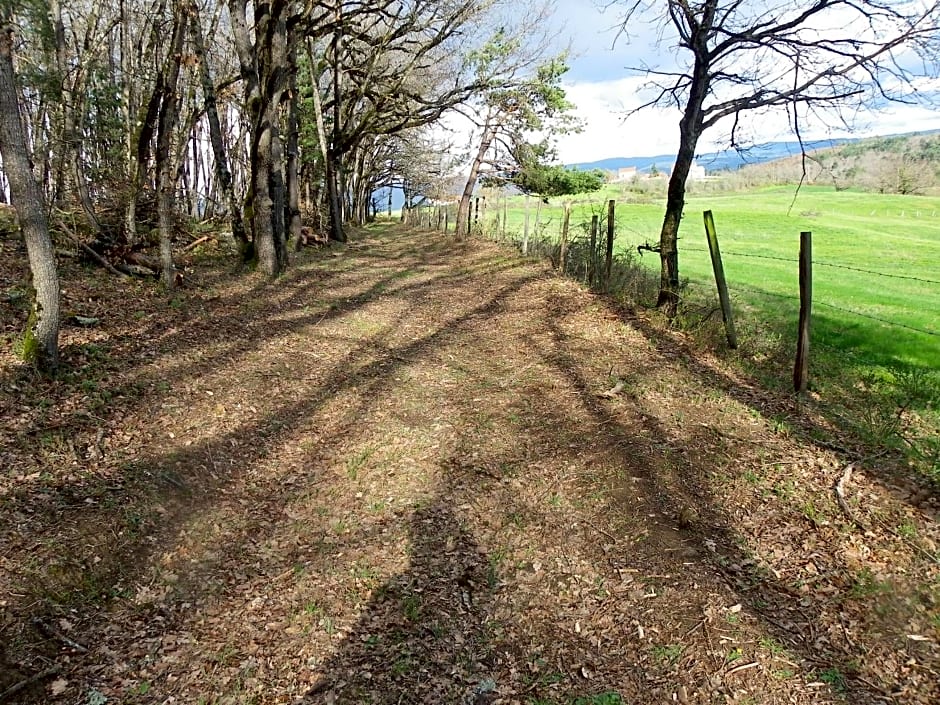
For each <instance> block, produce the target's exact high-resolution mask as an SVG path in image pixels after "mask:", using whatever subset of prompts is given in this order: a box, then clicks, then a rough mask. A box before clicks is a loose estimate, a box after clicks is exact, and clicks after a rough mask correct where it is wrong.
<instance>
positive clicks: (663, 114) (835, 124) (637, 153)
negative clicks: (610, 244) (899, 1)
mask: <svg viewBox="0 0 940 705" xmlns="http://www.w3.org/2000/svg"><path fill="white" fill-rule="evenodd" d="M644 82H645V79H644V78H643V77H639V76H634V77H626V78H621V79H617V80H612V81H598V82H591V83H574V84H571V85H568V86H566V92H567V95H568V99H569V100H571V102H572V103H574V104H575V105H576V106H577V109H576V111H575V112H576V114H577V115H578V117H580V118H581V119H582V120H583V121H584V130H583V131H582V132H581V133H579V134H573V135H568V136H564V137H562V138H560V139H559V140H558V155H559V158H560V160H561V161H562V162H563V163H565V164H576V163H582V162H593V161H597V160H600V159H607V158H611V157H642V156H655V155H660V154H673V153H675V151H676V149H677V147H678V144H679V117H680V115H679V111H678V110H676V109H674V108H673V109H667V108H648V109H645V110H643V111H641V112H639V113H636V114H634V115H631V116H629V117H627V112H628V111H629V110H630V109H631V108H634V107H636V106H637V105H639V104H640V103H641V102H642V100H643V99H642V97H641V93H642V91H643V84H644ZM931 87H932V86H931ZM853 122H854V125H853V129H852V130H849V129H847V128H846V127H845V126H844V125H842V124H841V122H839V121H837V120H835V119H831V120H827V119H826V118H824V117H813V116H809V117H802V116H801V125H800V133H801V135H802V137H803V139H804V140H820V139H828V138H837V137H865V136H873V135H890V134H897V133H904V132H919V131H925V130H935V129H938V128H940V115H938V113H937V112H936V111H934V110H930V109H928V108H926V107H923V106H917V105H905V104H900V103H893V104H890V105H888V106H886V107H885V108H884V109H882V110H879V111H877V112H874V111H872V112H864V111H862V112H859V113H858V114H857V115H855V116H854V120H853ZM731 124H732V121H731V119H730V118H729V119H728V120H726V121H725V123H724V124H719V125H717V126H716V127H715V128H713V129H712V130H710V131H708V132H706V133H705V134H704V135H703V136H702V139H701V140H700V141H699V144H698V149H697V151H698V152H700V153H701V152H711V151H717V150H720V149H724V148H727V147H728V141H727V134H728V131H729V130H730V128H731ZM738 128H739V134H738V136H739V138H741V137H742V136H743V137H745V138H746V143H748V144H760V143H762V142H772V141H777V140H795V139H796V138H795V137H794V135H793V130H792V123H791V121H790V118H789V117H788V116H787V114H786V112H785V111H776V112H770V113H760V114H750V115H743V116H742V119H741V121H740V122H739V125H738Z"/></svg>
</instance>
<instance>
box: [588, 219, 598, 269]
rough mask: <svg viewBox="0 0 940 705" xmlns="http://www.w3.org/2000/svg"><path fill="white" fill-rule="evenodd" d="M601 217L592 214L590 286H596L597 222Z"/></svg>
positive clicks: (589, 261) (589, 265)
mask: <svg viewBox="0 0 940 705" xmlns="http://www.w3.org/2000/svg"><path fill="white" fill-rule="evenodd" d="M599 220H600V219H599V218H598V217H597V214H596V213H595V214H594V215H592V216H591V251H590V256H589V257H588V286H590V287H593V286H594V278H595V277H596V276H597V224H598V221H599Z"/></svg>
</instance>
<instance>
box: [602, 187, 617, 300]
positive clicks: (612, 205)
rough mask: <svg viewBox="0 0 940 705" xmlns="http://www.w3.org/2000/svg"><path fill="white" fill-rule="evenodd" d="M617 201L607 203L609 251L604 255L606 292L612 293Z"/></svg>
mask: <svg viewBox="0 0 940 705" xmlns="http://www.w3.org/2000/svg"><path fill="white" fill-rule="evenodd" d="M616 208H617V201H615V200H614V199H613V198H611V199H610V200H609V201H607V251H606V253H605V255H604V290H605V291H606V292H607V293H608V294H609V293H610V268H611V266H612V265H613V261H614V211H615V210H616Z"/></svg>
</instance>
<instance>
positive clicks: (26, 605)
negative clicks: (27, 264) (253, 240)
mask: <svg viewBox="0 0 940 705" xmlns="http://www.w3.org/2000/svg"><path fill="white" fill-rule="evenodd" d="M198 271H199V279H198V284H199V286H198V287H197V288H196V289H194V290H191V291H189V292H186V293H184V294H183V295H182V296H181V297H180V298H179V299H177V300H175V301H176V302H177V303H176V304H174V306H172V307H171V308H170V310H169V313H165V312H164V309H163V308H160V307H158V306H157V304H156V300H155V299H153V300H151V299H148V296H149V295H148V294H147V293H146V292H144V291H143V290H141V292H139V298H138V299H137V300H136V301H135V300H133V297H130V300H128V298H127V294H126V292H124V293H123V294H122V295H123V296H124V297H125V307H126V310H127V313H126V315H125V317H124V318H122V319H121V321H122V323H123V327H122V329H121V330H116V331H110V332H107V331H93V332H88V331H72V332H71V333H69V334H68V335H70V336H72V338H71V339H67V341H66V342H67V345H66V350H65V357H66V359H67V360H71V364H72V365H73V366H74V367H75V369H76V378H75V379H74V380H71V381H70V380H68V379H66V380H64V381H59V382H56V383H47V384H48V386H47V387H45V388H40V392H41V393H42V394H45V395H46V398H48V399H50V400H52V403H51V404H49V405H46V406H45V407H44V409H45V410H43V409H40V408H39V407H40V406H42V405H39V404H34V405H30V408H29V409H27V408H26V407H25V406H24V405H23V404H17V402H16V397H15V395H16V394H17V393H20V389H19V387H20V386H22V382H21V381H20V382H18V381H17V378H16V376H15V373H14V372H13V371H12V367H8V368H6V372H7V375H6V377H5V379H6V380H7V381H5V385H6V386H5V390H6V391H4V394H7V395H8V396H7V397H4V400H5V402H7V403H6V405H5V406H4V412H5V416H6V417H7V418H5V421H9V424H10V425H9V427H10V428H11V429H12V430H13V434H11V439H10V440H9V441H8V442H5V444H4V446H3V449H2V452H3V454H4V456H3V457H4V459H5V460H6V461H7V465H8V468H9V471H8V478H7V484H6V485H5V486H4V488H3V491H4V495H3V501H4V502H5V503H6V504H7V510H8V511H6V512H5V515H6V517H7V518H6V519H5V520H4V523H3V525H2V528H3V541H4V547H5V548H6V549H7V550H5V551H4V559H3V561H4V562H3V567H4V569H5V570H4V571H3V573H2V580H3V588H4V590H5V592H6V593H7V595H8V597H7V599H6V600H5V603H4V605H5V610H6V624H7V626H6V627H5V631H6V638H7V644H8V646H7V659H8V661H9V662H10V663H9V664H8V670H10V671H11V672H12V671H16V672H17V673H18V677H21V678H22V677H28V676H29V675H30V674H31V673H34V672H40V671H42V668H43V666H44V665H46V666H48V665H54V666H56V667H57V669H58V670H57V671H56V673H55V674H54V675H50V677H49V678H48V679H46V680H45V681H42V682H39V683H37V684H35V685H34V687H33V688H32V690H31V691H30V690H26V691H23V692H25V693H31V694H30V695H28V697H30V698H32V700H31V701H30V702H54V703H77V702H81V703H85V702H89V703H91V702H98V703H104V702H113V703H233V704H234V703H259V704H260V703H383V704H384V703H389V704H391V703H475V704H476V703H497V702H501V703H531V704H532V705H535V704H536V703H565V704H567V703H571V702H579V703H584V704H588V703H590V704H595V705H602V704H603V703H616V702H619V700H618V699H617V696H619V697H620V698H621V699H622V702H624V703H668V702H682V703H725V702H735V703H777V702H779V703H819V702H852V703H867V702H905V703H916V702H923V703H928V702H937V698H940V689H938V678H937V671H938V667H940V656H938V650H937V643H936V639H937V635H938V630H940V623H938V622H937V621H936V617H935V616H934V615H936V614H937V612H936V609H937V603H936V600H937V593H936V590H937V589H938V586H940V582H937V577H938V576H937V573H936V571H935V568H936V563H932V564H931V563H930V562H929V561H923V560H919V558H918V557H919V556H920V557H921V558H922V554H923V552H925V551H926V552H928V553H929V550H930V545H929V543H926V544H925V543H918V544H917V546H918V548H916V549H915V548H912V544H911V542H910V541H906V540H905V539H904V537H903V536H900V535H898V534H896V533H895V534H890V535H889V534H884V533H883V534H876V533H874V532H872V531H869V532H868V533H864V532H862V531H860V530H858V529H857V528H856V527H855V526H854V525H852V523H851V522H850V521H849V518H848V517H847V516H846V515H845V514H844V513H843V512H842V511H840V508H839V507H838V505H837V504H836V502H835V497H834V495H833V493H832V492H831V484H832V480H833V478H835V477H837V476H838V475H839V473H840V472H841V469H842V466H843V465H844V459H842V458H839V457H838V456H837V455H836V454H835V453H834V452H833V451H830V450H827V448H826V447H825V446H824V445H819V444H817V445H808V444H805V443H803V442H801V441H800V440H799V438H798V437H797V436H796V435H795V434H792V433H789V432H788V431H787V429H786V428H785V425H783V424H781V423H780V422H779V419H775V418H768V416H767V414H766V404H765V402H766V400H761V403H757V400H758V399H759V398H760V397H761V392H760V390H758V389H755V388H753V387H751V386H749V384H748V382H747V381H746V380H741V379H737V378H735V377H734V376H733V375H731V374H730V373H728V372H727V371H723V370H721V369H720V368H719V367H717V366H716V365H714V364H712V363H710V362H709V361H708V360H695V359H690V358H689V357H687V356H685V355H684V354H679V353H678V352H676V347H675V345H674V344H673V343H674V341H673V340H672V339H669V340H667V339H666V338H665V337H664V336H666V334H665V333H661V332H657V331H656V330H655V329H654V328H653V327H652V326H650V325H649V324H647V323H646V322H644V320H643V319H642V318H632V317H627V316H624V315H622V314H619V313H617V312H616V311H615V310H614V309H613V308H611V307H610V306H609V305H608V304H607V303H605V301H604V300H603V299H601V298H599V297H597V296H594V295H592V294H590V293H589V292H587V291H585V290H584V289H583V287H581V286H580V285H579V284H577V283H575V282H573V281H569V280H565V279H562V278H559V277H557V276H556V275H554V274H553V273H552V272H551V271H550V270H549V269H547V268H546V267H545V266H544V265H542V264H539V263H531V262H526V261H524V260H521V259H519V258H517V257H516V256H515V255H514V254H512V253H511V252H509V251H507V250H505V249H500V248H499V247H497V246H495V245H491V244H486V243H478V242H473V243H453V242H452V241H447V240H444V239H442V238H441V237H440V236H439V235H437V234H429V233H417V232H407V231H401V230H397V229H384V230H383V229H377V230H373V231H367V232H364V233H362V234H361V236H360V237H358V238H356V239H355V240H354V241H353V243H352V244H350V245H349V246H348V247H347V248H345V249H344V251H343V252H342V253H341V254H339V255H337V254H336V253H331V252H329V251H325V252H323V253H319V254H316V255H314V256H310V257H308V258H307V259H305V260H304V261H303V262H301V263H300V264H298V266H297V267H295V269H294V270H293V271H292V272H291V273H290V274H289V275H288V276H287V277H286V278H285V279H283V280H282V281H280V282H277V283H275V284H267V283H263V282H261V280H260V279H253V278H244V277H242V278H239V279H233V278H232V277H230V276H228V275H223V274H220V273H218V272H215V270H211V269H208V268H204V269H201V270H198ZM81 286H85V285H81V284H76V285H75V287H76V288H80V287H81ZM87 286H91V285H87ZM73 295H74V292H73ZM114 296H115V299H116V298H117V294H115V295H114ZM77 298H79V299H80V298H81V294H79V295H78V296H77ZM112 303H115V302H112ZM104 305H105V304H102V306H104ZM135 307H137V310H136V311H134V309H135ZM114 308H118V306H117V304H116V303H115V305H114ZM95 355H98V359H97V360H96V359H95ZM89 360H90V362H89ZM89 370H96V371H98V372H99V374H98V376H97V377H95V378H94V379H93V383H89V382H88V375H87V373H88V372H89ZM79 371H82V375H79V374H78V372H79ZM80 376H81V377H82V379H79V377H80ZM36 384H37V385H41V384H43V383H40V382H37V383H36ZM10 385H12V386H14V387H17V390H16V391H9V389H8V387H9V386H10ZM780 403H781V408H782V409H784V410H785V411H792V408H791V406H788V402H787V401H786V400H782V401H781V402H780ZM33 406H35V407H36V408H35V409H34V408H32V407H33ZM50 406H51V407H52V410H49V407H50ZM44 439H45V440H44ZM9 478H13V479H12V480H11V479H9ZM852 482H853V485H852V490H853V491H856V490H858V491H859V492H864V497H865V499H864V502H865V505H866V507H875V508H877V509H878V511H880V512H882V513H881V514H880V516H883V517H886V518H887V519H886V520H887V521H890V522H895V523H897V522H900V521H902V520H910V521H913V522H916V524H917V526H919V527H921V529H920V532H921V533H920V535H919V538H918V540H921V539H922V540H923V541H927V542H929V541H930V539H929V537H930V536H935V535H936V522H935V520H934V519H933V517H932V516H931V515H930V513H929V512H928V511H926V510H924V509H923V508H919V507H918V506H916V505H915V504H913V503H911V502H910V501H907V500H909V499H910V498H903V497H902V498H900V499H899V498H898V497H897V496H896V494H892V493H891V492H890V491H889V489H888V488H884V487H882V486H881V484H880V483H878V482H875V481H874V480H872V479H870V478H867V477H866V476H865V475H864V473H862V472H861V471H859V472H858V473H856V475H855V476H854V477H853V479H852ZM931 532H933V533H931ZM934 548H935V547H934ZM931 591H933V592H931ZM31 620H32V621H31ZM931 620H933V621H931ZM911 635H913V636H914V637H916V638H914V639H912V638H910V637H911ZM69 642H72V643H71V645H70V643H69ZM77 646H80V647H82V648H76V647H77ZM7 680H8V681H9V683H14V682H16V681H17V677H14V676H12V675H10V674H9V673H8V674H7ZM9 683H8V684H9ZM614 694H617V695H616V696H615V695H614ZM578 698H583V700H577V699H578ZM14 701H16V698H14Z"/></svg>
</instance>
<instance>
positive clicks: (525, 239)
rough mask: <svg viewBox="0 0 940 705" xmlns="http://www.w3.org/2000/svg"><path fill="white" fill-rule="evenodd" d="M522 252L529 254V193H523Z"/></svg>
mask: <svg viewBox="0 0 940 705" xmlns="http://www.w3.org/2000/svg"><path fill="white" fill-rule="evenodd" d="M522 254H523V255H528V254H529V194H526V195H525V224H524V225H523V228H522Z"/></svg>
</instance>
